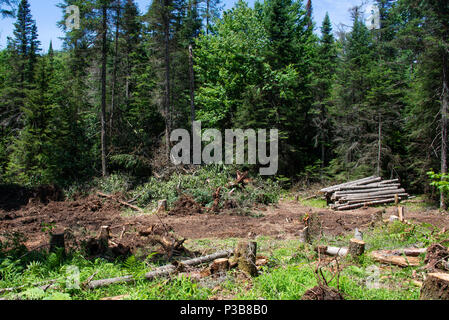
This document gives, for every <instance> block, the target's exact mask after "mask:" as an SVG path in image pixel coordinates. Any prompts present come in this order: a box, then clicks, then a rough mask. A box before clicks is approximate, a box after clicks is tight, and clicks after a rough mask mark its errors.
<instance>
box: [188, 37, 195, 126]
mask: <svg viewBox="0 0 449 320" xmlns="http://www.w3.org/2000/svg"><path fill="white" fill-rule="evenodd" d="M189 78H190V113H191V116H190V117H191V123H192V130H193V122H194V121H195V74H194V73H193V47H192V45H189ZM192 133H193V131H192Z"/></svg>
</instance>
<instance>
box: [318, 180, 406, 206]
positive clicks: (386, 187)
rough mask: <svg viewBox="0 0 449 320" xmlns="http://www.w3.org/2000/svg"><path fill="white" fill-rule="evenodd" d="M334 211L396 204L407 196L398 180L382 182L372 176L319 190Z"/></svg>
mask: <svg viewBox="0 0 449 320" xmlns="http://www.w3.org/2000/svg"><path fill="white" fill-rule="evenodd" d="M320 191H321V192H322V193H324V194H325V195H326V199H327V202H328V204H329V205H330V207H331V208H332V209H334V210H351V209H357V208H361V207H368V206H374V205H379V204H387V203H398V202H399V201H401V200H404V199H407V198H408V197H409V194H408V193H407V192H406V191H405V189H403V188H401V184H400V183H399V180H398V179H393V180H382V178H380V177H376V176H372V177H367V178H363V179H360V180H355V181H351V182H347V183H343V184H339V185H335V186H331V187H328V188H324V189H321V190H320Z"/></svg>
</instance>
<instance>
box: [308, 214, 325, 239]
mask: <svg viewBox="0 0 449 320" xmlns="http://www.w3.org/2000/svg"><path fill="white" fill-rule="evenodd" d="M305 224H306V227H308V237H309V241H313V240H316V239H319V238H320V237H321V219H320V217H319V216H318V213H316V212H311V213H309V215H308V218H307V219H306V221H305Z"/></svg>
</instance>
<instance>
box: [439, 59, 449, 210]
mask: <svg viewBox="0 0 449 320" xmlns="http://www.w3.org/2000/svg"><path fill="white" fill-rule="evenodd" d="M447 60H448V58H447V53H446V52H444V53H443V91H442V94H441V96H442V99H441V100H442V101H441V174H443V175H446V174H447V126H448V114H447V113H448V103H449V84H448V82H449V75H448V70H447V69H448V61H447ZM442 179H445V178H444V176H443V177H442ZM440 208H441V209H443V210H446V209H447V204H446V199H445V194H444V192H441V195H440Z"/></svg>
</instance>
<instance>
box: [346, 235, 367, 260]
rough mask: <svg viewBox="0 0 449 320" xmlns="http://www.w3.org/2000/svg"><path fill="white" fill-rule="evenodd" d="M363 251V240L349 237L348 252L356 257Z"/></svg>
mask: <svg viewBox="0 0 449 320" xmlns="http://www.w3.org/2000/svg"><path fill="white" fill-rule="evenodd" d="M364 253H365V242H364V241H362V240H357V239H351V240H350V242H349V254H350V255H351V256H353V257H358V256H361V255H362V254H364Z"/></svg>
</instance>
